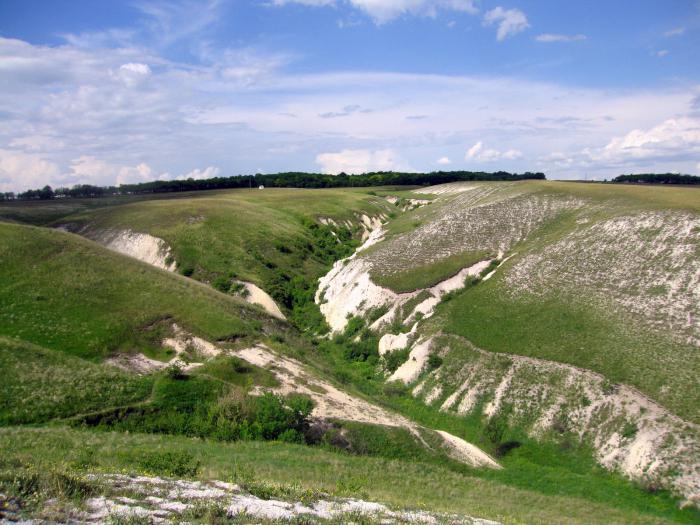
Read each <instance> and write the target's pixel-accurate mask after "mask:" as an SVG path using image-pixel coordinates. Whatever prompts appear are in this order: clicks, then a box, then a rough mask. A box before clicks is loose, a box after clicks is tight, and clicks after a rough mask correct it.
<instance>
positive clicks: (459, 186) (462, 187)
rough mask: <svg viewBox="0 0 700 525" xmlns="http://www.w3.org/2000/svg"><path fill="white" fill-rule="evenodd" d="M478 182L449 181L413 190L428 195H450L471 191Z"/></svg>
mask: <svg viewBox="0 0 700 525" xmlns="http://www.w3.org/2000/svg"><path fill="white" fill-rule="evenodd" d="M478 186H479V185H478V184H475V183H473V182H448V183H445V184H435V185H434V186H428V187H427V188H418V189H417V190H413V193H424V194H426V195H450V194H453V193H463V192H465V191H471V190H474V189H476V188H477V187H478Z"/></svg>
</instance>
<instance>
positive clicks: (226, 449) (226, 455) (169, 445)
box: [0, 428, 698, 524]
mask: <svg viewBox="0 0 700 525" xmlns="http://www.w3.org/2000/svg"><path fill="white" fill-rule="evenodd" d="M78 445H79V446H78ZM0 446H2V449H3V450H4V451H5V454H4V456H3V459H2V463H3V464H4V465H5V466H7V465H12V464H14V465H25V466H26V465H36V466H41V465H52V466H53V467H56V466H57V465H60V466H62V467H63V468H67V469H78V468H79V469H81V470H85V469H87V470H88V471H95V470H101V471H105V472H115V471H118V472H121V471H125V472H133V473H141V472H144V471H145V472H147V473H149V474H163V472H160V471H155V472H154V471H153V469H152V468H150V469H149V468H144V466H143V465H144V463H145V462H144V458H145V457H147V456H149V457H153V460H152V461H150V462H148V464H149V465H153V464H162V462H158V461H156V459H157V457H154V456H158V455H164V454H165V453H168V452H178V453H181V454H182V453H185V454H190V455H191V456H192V457H193V460H194V462H199V465H200V466H199V469H198V471H199V473H198V476H199V477H201V478H203V479H222V480H231V481H237V482H244V483H251V482H263V481H268V482H273V483H280V484H284V485H295V486H297V487H302V488H314V489H319V490H322V491H324V492H328V493H331V494H335V495H339V496H361V497H363V498H366V499H373V500H377V501H383V502H386V503H388V504H391V505H395V506H397V507H399V508H405V507H407V506H408V507H411V508H430V509H433V510H440V511H446V512H457V513H463V514H467V515H471V516H479V517H484V518H491V519H498V520H502V521H503V522H504V523H506V524H518V523H562V524H563V523H587V524H595V523H601V524H603V523H605V524H610V523H641V524H646V523H649V524H651V523H694V522H695V520H697V519H698V514H697V512H696V511H693V510H690V509H687V510H685V511H681V510H678V509H676V508H674V506H673V503H672V502H671V501H670V500H665V499H664V498H663V497H656V498H654V497H650V496H649V495H645V494H643V493H642V492H641V491H639V492H638V495H637V496H636V497H634V495H633V491H632V492H630V489H626V488H624V487H623V486H618V487H615V488H612V487H611V490H613V492H611V493H609V494H608V495H607V496H605V498H606V499H607V501H596V500H595V499H594V498H591V497H590V496H589V497H586V495H583V496H581V497H573V496H570V495H566V494H561V493H557V492H558V490H557V488H556V486H552V487H551V490H550V494H545V493H542V492H540V491H538V490H531V489H528V488H527V487H522V488H519V487H515V486H509V485H505V484H503V483H501V482H498V481H495V480H490V479H485V478H483V477H477V476H474V475H472V474H471V473H469V472H458V471H455V470H453V469H450V468H447V467H444V466H440V465H435V464H430V463H424V462H420V461H413V462H408V461H402V460H399V459H386V458H372V457H366V456H356V455H351V454H346V453H340V452H332V451H327V450H323V449H321V448H318V447H303V446H298V445H289V444H283V443H262V442H238V443H232V444H220V443H219V444H217V443H211V442H205V441H200V440H195V439H188V438H181V437H172V436H149V435H137V434H136V435H125V434H121V433H104V432H92V431H79V430H68V429H61V428H56V429H22V428H5V429H0ZM584 479H585V478H584ZM581 481H584V480H583V479H582V480H581Z"/></svg>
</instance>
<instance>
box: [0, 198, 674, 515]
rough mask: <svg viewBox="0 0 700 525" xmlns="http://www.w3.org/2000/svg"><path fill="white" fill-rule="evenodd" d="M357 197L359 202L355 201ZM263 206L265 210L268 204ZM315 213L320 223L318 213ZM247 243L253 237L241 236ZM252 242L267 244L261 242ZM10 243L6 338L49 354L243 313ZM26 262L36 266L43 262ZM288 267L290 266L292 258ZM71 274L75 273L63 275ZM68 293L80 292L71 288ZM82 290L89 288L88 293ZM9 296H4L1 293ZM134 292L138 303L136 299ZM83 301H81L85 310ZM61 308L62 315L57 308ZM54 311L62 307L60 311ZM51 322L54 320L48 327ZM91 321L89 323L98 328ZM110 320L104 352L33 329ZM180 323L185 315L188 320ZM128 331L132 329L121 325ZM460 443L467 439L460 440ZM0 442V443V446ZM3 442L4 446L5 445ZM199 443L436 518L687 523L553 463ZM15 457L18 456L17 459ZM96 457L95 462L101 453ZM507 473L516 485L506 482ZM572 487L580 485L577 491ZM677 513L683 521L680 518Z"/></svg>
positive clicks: (29, 232) (100, 255) (222, 467)
mask: <svg viewBox="0 0 700 525" xmlns="http://www.w3.org/2000/svg"><path fill="white" fill-rule="evenodd" d="M293 191H299V190H293ZM222 193H223V192H222ZM227 193H228V192H227ZM360 198H361V199H364V197H362V196H360ZM144 204H148V203H144ZM270 205H271V206H272V204H270ZM217 206H218V204H217ZM127 207H128V206H124V207H123V208H127ZM273 207H274V206H273ZM318 215H321V216H323V215H324V213H319V214H318ZM328 215H331V214H330V213H329V214H328ZM290 217H292V218H294V217H295V215H294V214H290V215H287V219H286V220H287V221H288V222H289V218H290ZM281 220H282V219H281ZM195 224H196V223H195ZM222 231H223V230H222ZM280 231H282V230H280ZM154 233H155V232H154ZM13 235H14V236H13ZM245 238H246V239H251V237H249V236H247V234H246V235H245ZM68 239H70V240H68ZM259 241H260V242H263V241H264V240H259ZM25 242H26V243H28V244H29V246H28V247H27V249H26V250H17V249H16V247H18V246H21V245H22V244H23V243H25ZM8 246H12V247H13V250H12V251H13V252H15V253H14V255H13V254H12V253H10V250H6V251H0V258H2V260H3V262H4V261H5V260H10V261H13V262H12V265H11V266H13V267H14V271H10V270H8V269H4V268H0V283H10V282H13V280H16V281H15V285H14V286H17V288H14V287H8V288H5V289H4V290H1V292H2V293H0V301H2V300H3V298H7V297H9V296H12V299H13V300H12V302H11V303H8V305H11V308H12V311H10V310H9V309H6V308H2V309H0V316H2V315H5V314H3V313H2V312H5V313H6V314H7V315H12V320H13V323H14V321H15V319H17V320H18V321H19V326H20V328H21V332H22V333H20V334H14V333H13V334H11V335H19V336H24V335H27V334H28V335H30V336H31V337H34V338H35V339H34V340H36V341H37V342H39V343H41V344H44V343H45V344H46V346H51V347H52V348H54V347H55V346H54V345H56V344H58V345H59V346H60V347H61V349H62V350H64V351H68V352H70V353H73V348H72V345H73V344H78V345H79V346H82V347H83V348H82V350H81V351H82V352H87V354H86V355H90V353H91V352H93V351H94V349H95V348H97V347H100V348H104V347H106V348H115V347H119V346H120V345H124V344H125V343H124V341H126V342H127V343H128V341H130V338H129V337H126V338H125V339H124V338H123V337H118V332H117V336H115V330H114V327H115V326H118V325H119V322H121V323H123V324H124V326H127V327H128V326H134V324H133V323H135V324H136V325H140V323H141V318H140V317H138V316H136V317H137V319H138V323H137V322H136V321H135V320H134V319H133V317H134V315H135V314H137V313H138V312H140V311H141V310H142V309H146V311H147V312H148V313H150V314H152V315H153V316H155V318H158V317H159V316H160V315H161V314H162V312H165V314H163V315H172V316H174V317H176V318H177V320H178V321H179V322H181V323H182V324H184V325H185V326H187V327H188V328H189V329H191V330H194V331H198V332H199V333H201V334H202V335H206V336H210V337H219V336H221V334H224V333H226V330H227V329H228V328H227V327H228V326H229V324H228V322H226V323H222V322H221V320H219V322H213V321H212V319H213V318H214V317H217V316H220V315H221V312H222V311H224V312H226V313H225V315H224V316H227V317H230V318H232V319H234V320H235V319H237V317H236V316H237V315H242V314H240V313H239V312H240V310H239V309H240V308H244V306H242V305H241V304H240V303H238V302H236V301H234V300H231V299H229V298H227V297H225V296H222V295H221V294H217V293H215V292H213V291H211V290H208V289H207V288H205V287H202V286H199V285H197V284H196V283H192V282H191V281H187V280H185V279H182V278H179V277H177V276H171V275H168V274H166V273H165V272H160V271H157V270H153V269H150V268H148V267H147V266H146V265H141V264H140V263H137V262H134V261H131V260H129V259H127V258H124V257H120V256H118V255H115V254H111V252H106V251H105V250H102V249H100V248H99V247H96V246H95V245H94V244H93V243H90V242H87V241H84V240H81V239H77V238H76V237H75V236H70V235H67V234H62V233H60V232H50V231H45V230H36V229H29V228H21V227H18V226H2V227H1V228H0V250H3V248H2V247H8ZM73 252H76V253H73ZM37 257H39V258H37ZM34 261H41V264H38V263H36V262H34ZM88 264H89V265H93V264H94V265H95V267H91V269H87V268H83V266H87V265H88ZM284 264H288V262H287V263H284ZM22 268H30V269H31V271H30V272H29V275H28V276H27V277H22V275H21V273H22V272H20V269H22ZM71 268H73V270H69V269H71ZM77 268H80V269H81V270H80V272H83V273H78V272H77V271H76V270H75V269H77ZM2 272H6V273H2ZM144 275H145V276H144ZM58 277H61V279H59V278H58ZM66 278H68V279H69V281H67V284H66V285H63V284H61V283H64V282H65V279H66ZM132 279H133V280H135V281H136V282H135V283H133V284H132V283H131V281H132ZM83 280H86V281H87V282H88V283H90V284H91V286H87V287H84V288H83V287H82V286H81V283H82V282H83ZM117 281H119V282H120V283H121V284H119V286H117V284H116V282H117ZM123 281H129V282H126V283H125V282H123ZM104 283H113V286H114V289H112V290H111V292H110V293H109V294H106V292H107V291H109V289H110V287H104V286H98V284H102V285H104ZM154 283H155V284H154ZM156 284H157V285H156ZM3 286H4V285H3ZM74 288H77V291H76V290H75V289H74ZM105 288H106V289H105ZM122 288H124V289H125V290H124V292H123V294H122V293H121V289H122ZM168 289H170V290H168ZM85 290H88V293H86V292H85ZM6 292H8V293H10V292H12V293H10V295H8V293H6ZM37 292H38V293H37ZM54 294H55V297H54ZM140 294H141V295H143V296H144V297H145V298H143V297H141V295H140ZM171 294H172V295H174V296H175V297H180V298H181V297H183V296H185V295H187V296H188V297H189V295H190V294H193V295H194V300H193V301H192V302H193V303H194V304H191V305H189V306H188V305H183V304H180V303H184V301H182V300H181V299H180V300H175V299H173V298H172V297H170V295H171ZM94 295H97V296H98V297H97V299H96V298H95V297H90V296H94ZM465 295H466V294H465ZM86 296H87V301H88V304H82V303H83V301H84V300H85V299H86ZM198 297H199V298H198ZM154 299H157V302H158V303H159V304H158V307H156V308H154V305H153V304H152V300H154ZM100 301H101V302H100ZM106 301H108V302H106ZM211 301H214V303H215V304H212V303H211ZM42 302H49V303H50V305H47V306H44V305H42ZM132 302H134V304H132ZM188 302H190V301H188ZM66 304H70V305H71V309H70V310H69V311H67V312H66V311H60V310H61V309H62V308H63V310H65V305H66ZM100 304H101V305H102V306H103V307H104V305H105V304H109V305H110V309H111V308H114V311H116V312H117V315H116V316H114V313H112V314H111V315H109V316H106V315H105V316H102V317H100V314H99V312H97V311H95V310H99V305H100ZM59 305H60V306H62V308H60V307H58V306H59ZM130 305H131V306H133V308H132V307H130ZM207 305H208V306H207ZM222 305H223V306H222ZM73 308H74V309H73ZM55 310H59V312H56V311H55ZM207 311H208V312H209V313H208V314H207ZM246 312H248V314H246V315H249V314H250V313H251V312H252V315H253V317H255V314H257V312H256V311H254V310H253V311H248V310H246ZM55 315H58V316H59V317H58V318H56V319H54V318H53V316H55ZM208 316H209V317H211V319H210V318H209V317H208ZM242 316H243V317H246V316H245V315H242ZM93 317H96V320H95V322H94V323H93V321H92V318H93ZM111 317H116V320H117V321H118V322H115V324H114V325H112V326H111V327H110V328H109V330H106V329H105V331H104V333H103V334H101V339H100V338H99V337H98V338H97V339H98V340H99V341H102V343H101V345H97V346H89V347H88V346H86V345H85V344H83V341H82V340H81V339H80V338H76V337H75V333H71V334H70V335H68V334H66V335H65V337H58V335H57V334H56V333H55V332H52V331H51V330H48V332H49V333H43V331H42V330H39V329H37V326H38V324H41V323H40V322H39V321H43V320H45V319H50V320H51V322H52V323H54V324H53V326H61V324H63V323H66V324H67V325H68V326H70V323H71V322H72V320H73V319H81V320H82V321H83V323H84V328H87V330H88V333H89V334H92V333H93V331H95V330H97V331H98V334H97V335H98V336H100V333H99V326H98V325H99V324H100V323H103V322H105V321H109V320H111ZM188 319H192V321H191V322H190V323H189V324H188V322H187V320H188ZM239 321H240V320H239ZM232 322H233V321H232ZM260 322H262V321H260V320H258V319H253V320H249V319H248V318H247V317H246V320H245V321H244V323H245V327H244V328H243V332H245V333H251V334H252V333H255V332H256V331H257V328H258V327H259V326H260V325H259V323H260ZM130 323H132V324H130ZM0 326H8V323H5V322H3V323H2V324H1V325H0ZM249 329H250V330H251V331H250V332H249V331H248V330H249ZM13 330H14V329H13ZM124 331H128V328H126V329H124ZM110 334H111V335H110ZM71 338H72V339H71ZM71 340H72V341H73V343H71ZM21 382H24V379H22V381H20V383H21ZM396 408H400V409H402V411H403V412H404V413H408V414H410V415H415V416H416V417H419V414H418V411H419V408H418V407H415V406H412V407H401V406H400V405H398V406H396ZM412 412H414V413H415V414H412ZM429 412H430V413H426V414H423V415H422V416H420V417H419V419H423V420H424V422H425V423H426V424H435V426H437V427H438V428H445V429H447V430H450V431H453V432H454V433H456V434H463V435H464V433H462V432H459V428H460V426H461V425H462V424H464V423H466V422H463V421H462V420H459V421H456V422H454V421H453V422H448V421H445V420H442V419H440V417H438V416H437V414H434V413H433V412H434V411H429ZM435 418H437V419H435ZM467 424H468V423H467ZM3 432H5V433H6V435H7V436H14V438H19V436H20V435H21V436H22V437H21V439H28V441H29V442H30V444H28V445H26V446H27V447H29V448H28V449H29V450H31V449H32V448H31V447H34V450H36V451H38V452H39V453H40V454H46V457H47V458H49V457H50V458H51V461H60V457H59V456H56V455H54V453H53V452H51V451H49V450H47V449H49V448H51V446H52V445H51V444H58V445H59V446H58V447H57V448H58V450H62V448H61V447H62V446H63V447H69V446H71V445H69V444H70V443H73V442H75V441H76V440H77V441H80V440H82V439H83V438H85V436H88V438H89V439H90V440H91V441H92V442H93V443H97V445H96V446H98V447H102V446H104V445H103V444H104V443H107V442H109V441H110V440H117V441H119V443H121V445H119V446H120V447H121V450H125V449H126V448H130V447H135V448H139V447H141V448H142V449H149V450H150V449H152V447H153V446H154V445H155V446H158V447H159V448H161V449H168V448H171V447H175V448H178V447H179V448H185V447H190V446H192V443H193V442H192V441H189V440H182V439H181V438H173V437H167V436H163V437H158V436H132V437H127V436H115V435H112V434H93V433H85V434H74V433H70V432H65V431H63V430H54V431H51V433H49V434H37V435H41V436H43V437H42V438H41V439H38V438H37V439H38V440H34V438H31V439H30V436H29V435H24V434H21V432H25V431H14V430H6V431H3ZM13 432H19V434H13ZM67 436H68V437H67ZM110 436H111V437H110ZM465 437H471V436H468V435H466V436H465ZM14 438H7V439H8V440H9V443H10V444H9V446H8V450H10V449H12V450H18V449H20V448H21V447H22V446H25V445H22V444H20V443H18V442H16V441H14ZM2 439H3V438H2V437H0V442H2V441H1V440H2ZM124 440H125V441H124ZM7 442H8V441H5V443H7ZM197 446H198V447H201V449H200V448H197V450H198V452H197V453H198V454H200V453H201V454H202V456H203V457H204V458H205V464H206V465H207V471H206V473H207V475H212V476H214V477H219V478H222V477H223V478H225V477H226V476H227V472H228V469H231V468H234V467H233V464H232V462H231V461H232V459H231V458H230V457H229V455H230V454H231V451H242V452H241V454H243V455H245V454H248V456H246V457H245V458H242V457H241V455H239V453H235V455H234V459H235V461H236V462H237V463H236V465H242V466H243V467H244V468H246V469H252V470H254V471H255V472H256V473H258V475H259V476H260V477H262V478H264V479H273V480H277V481H285V482H288V481H296V480H299V479H309V480H310V482H311V483H313V484H315V485H320V486H323V487H326V488H332V487H333V486H335V485H334V484H335V482H336V481H337V479H338V478H336V477H335V474H336V471H338V472H340V473H341V474H340V479H341V480H344V482H345V483H346V484H347V485H349V486H357V487H359V489H360V490H366V491H368V492H369V491H371V492H370V494H371V495H373V497H376V498H379V499H384V500H387V501H390V502H394V503H401V502H405V501H406V497H407V496H406V494H412V495H413V496H414V498H415V500H416V501H423V502H424V503H426V504H429V505H430V506H435V507H437V508H441V509H444V510H456V511H458V510H462V511H464V512H467V513H472V514H481V515H485V516H499V515H500V516H507V517H508V518H509V520H511V521H513V522H517V521H527V522H543V521H546V522H553V523H554V522H564V521H565V520H564V519H563V518H562V516H569V517H570V518H571V519H572V520H574V521H580V522H604V520H605V518H606V517H608V516H611V517H612V518H611V519H612V520H613V521H618V522H640V523H642V522H658V521H661V520H656V519H655V518H653V517H651V516H661V515H664V516H667V517H673V516H675V517H676V518H677V519H679V520H681V521H683V520H684V519H687V516H688V514H682V513H681V514H678V515H676V513H675V511H673V510H672V506H673V504H672V503H668V502H666V503H663V502H662V503H659V502H656V501H655V500H654V499H653V498H651V497H650V496H648V495H644V494H642V493H641V492H639V491H638V492H639V493H638V494H636V493H631V492H629V490H630V486H629V484H624V483H618V482H617V481H616V482H614V483H612V484H610V485H606V484H605V483H603V482H601V480H600V479H595V476H594V477H593V478H591V477H589V476H588V474H586V473H585V472H581V473H579V472H577V471H576V469H573V470H572V469H571V468H569V466H567V465H561V466H557V467H556V469H555V470H553V471H551V472H549V473H548V474H547V475H542V476H541V477H542V478H543V481H542V483H539V484H538V483H535V482H534V481H533V480H535V478H536V477H537V473H538V472H540V473H541V472H543V471H542V468H543V465H542V464H541V462H533V463H532V464H529V465H528V464H527V463H528V460H527V458H525V459H523V458H522V457H521V456H518V455H515V456H513V458H511V459H509V460H508V461H510V462H511V464H510V465H509V469H508V472H507V474H506V475H505V476H504V475H502V474H501V475H500V476H504V477H502V478H498V476H499V475H496V479H492V480H485V479H480V478H483V476H482V475H480V476H476V477H474V476H470V475H465V474H460V473H456V472H454V471H452V470H449V469H445V468H443V467H441V466H438V465H429V466H426V465H422V464H417V465H412V464H410V463H407V462H403V461H401V462H399V461H393V462H388V461H386V460H382V459H371V458H357V457H347V456H344V455H339V454H335V453H334V454H331V453H326V452H324V451H321V450H319V449H305V448H302V449H300V448H299V447H290V446H285V445H262V444H255V443H238V444H235V445H215V444H201V445H197ZM3 448H4V447H3ZM528 450H537V449H536V448H534V449H533V448H527V447H524V449H523V452H522V453H525V452H527V451H528ZM256 451H257V452H256ZM522 453H521V454H522ZM18 454H19V455H22V454H24V453H22V452H21V451H20V452H18ZM98 455H99V456H100V457H101V456H102V453H100V454H98ZM126 456H127V457H126V459H125V457H121V456H120V457H113V456H109V455H107V456H105V458H104V460H105V466H107V465H109V466H110V467H119V466H124V465H127V466H128V464H129V461H128V454H126ZM224 456H225V457H227V458H228V459H227V460H226V461H224V460H223V459H222V458H224ZM207 458H208V459H207ZM212 458H213V459H212ZM519 462H520V464H519ZM560 467H561V468H560ZM379 469H386V470H387V472H384V470H381V472H382V478H381V479H380V480H379V481H378V482H377V483H375V482H373V481H370V480H374V479H375V478H376V475H377V474H376V472H375V471H376V470H379ZM584 470H585V469H584ZM354 476H357V477H354ZM407 476H409V477H410V478H411V480H410V482H406V477H407ZM508 476H510V477H511V478H512V479H507V478H508ZM560 476H564V478H565V483H561V480H562V479H563V478H561V477H560ZM518 478H521V479H518ZM577 480H578V481H577ZM577 483H578V485H579V486H578V488H576V484H577ZM550 485H551V486H550ZM593 485H595V487H594V488H595V490H592V491H591V492H592V494H593V495H592V496H590V497H589V496H588V495H586V494H585V493H586V490H585V487H586V486H590V487H593ZM427 486H430V487H432V488H433V489H432V490H431V491H430V492H428V491H426V489H425V487H427ZM528 486H532V489H528V488H526V487H528ZM518 487H519V488H518ZM547 487H548V488H547ZM562 487H564V488H562ZM606 490H608V491H609V492H611V493H612V494H611V495H609V496H607V497H603V496H601V495H600V494H598V493H599V492H605V491H606ZM557 494H559V495H557ZM504 495H505V497H504ZM510 499H512V501H510ZM618 507H619V508H618ZM474 509H483V511H482V512H475V511H474ZM572 509H573V510H572ZM591 509H592V510H591ZM587 511H590V512H591V513H592V514H591V516H588V515H587ZM684 516H686V517H685V518H684Z"/></svg>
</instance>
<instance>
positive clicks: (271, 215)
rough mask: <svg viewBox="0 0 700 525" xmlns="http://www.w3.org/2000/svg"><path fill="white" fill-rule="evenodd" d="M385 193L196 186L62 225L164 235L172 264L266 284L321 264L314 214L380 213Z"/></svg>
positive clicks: (195, 273)
mask: <svg viewBox="0 0 700 525" xmlns="http://www.w3.org/2000/svg"><path fill="white" fill-rule="evenodd" d="M389 209H390V208H389V205H388V203H386V201H384V199H382V198H379V197H375V196H373V195H369V194H368V193H367V192H366V191H363V190H353V189H328V190H302V189H277V188H271V189H265V190H262V191H260V190H257V189H256V190H227V191H216V192H199V193H194V194H189V195H187V196H179V197H177V198H174V199H164V198H156V199H152V200H140V201H138V202H134V203H128V204H125V205H118V206H108V207H102V208H98V209H94V210H90V211H86V212H82V213H76V214H69V215H66V216H63V217H61V218H60V219H57V220H55V221H54V224H59V223H60V224H63V223H69V224H72V225H73V226H74V227H76V228H82V227H87V232H88V235H89V232H99V231H103V230H106V229H132V230H134V231H138V232H144V233H150V234H151V235H154V236H156V237H160V238H162V239H164V240H165V241H166V242H167V243H168V245H170V246H171V247H172V249H173V255H174V257H175V260H176V261H177V262H178V264H179V268H180V269H181V270H183V269H191V270H192V274H191V275H192V277H193V278H195V279H198V280H202V281H207V282H211V281H213V280H214V279H215V278H216V277H217V276H221V275H224V276H225V275H229V274H231V273H234V274H235V275H236V276H237V277H238V278H240V279H244V280H246V281H251V282H253V283H256V284H258V285H259V286H261V287H263V288H265V287H266V285H267V284H268V282H269V280H270V273H271V271H273V270H274V269H276V268H281V269H283V270H284V271H285V272H288V273H289V274H291V275H302V276H304V277H306V278H317V277H319V276H320V274H321V273H322V272H323V271H324V268H325V266H326V265H327V264H328V261H327V260H323V259H321V258H320V257H318V254H315V253H314V252H313V250H310V249H309V245H310V244H313V242H314V238H313V235H312V232H310V231H309V229H308V227H306V226H305V224H308V223H309V221H312V222H313V223H314V224H316V220H317V218H319V217H324V218H333V219H334V220H335V221H336V222H340V221H347V220H349V221H352V223H353V228H357V227H358V226H359V216H360V215H362V214H366V215H369V216H377V215H378V214H380V213H386V212H387V210H389Z"/></svg>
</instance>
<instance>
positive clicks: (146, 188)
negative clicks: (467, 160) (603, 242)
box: [0, 171, 546, 200]
mask: <svg viewBox="0 0 700 525" xmlns="http://www.w3.org/2000/svg"><path fill="white" fill-rule="evenodd" d="M545 178H546V177H545V175H544V173H530V172H527V173H522V174H517V173H508V172H507V171H497V172H495V173H485V172H481V171H434V172H431V173H400V172H394V171H378V172H373V173H364V174H362V175H348V174H346V173H341V174H339V175H325V174H321V173H303V172H287V173H272V174H264V175H263V174H256V175H236V176H233V177H214V178H212V179H202V180H195V179H186V180H158V181H152V182H142V183H140V184H122V185H120V186H118V187H117V186H91V185H88V184H79V185H76V186H73V187H72V188H57V189H56V190H54V189H53V188H51V186H44V187H43V188H41V189H36V190H28V191H25V192H22V193H18V194H14V193H12V192H9V193H0V200H15V199H17V200H48V199H56V198H84V197H103V196H110V195H134V194H146V193H169V192H179V191H199V190H218V189H227V188H248V187H256V188H257V187H258V186H265V187H271V188H345V187H352V186H358V187H359V186H424V185H430V184H442V183H445V182H457V181H514V180H525V179H538V180H544V179H545Z"/></svg>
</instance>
